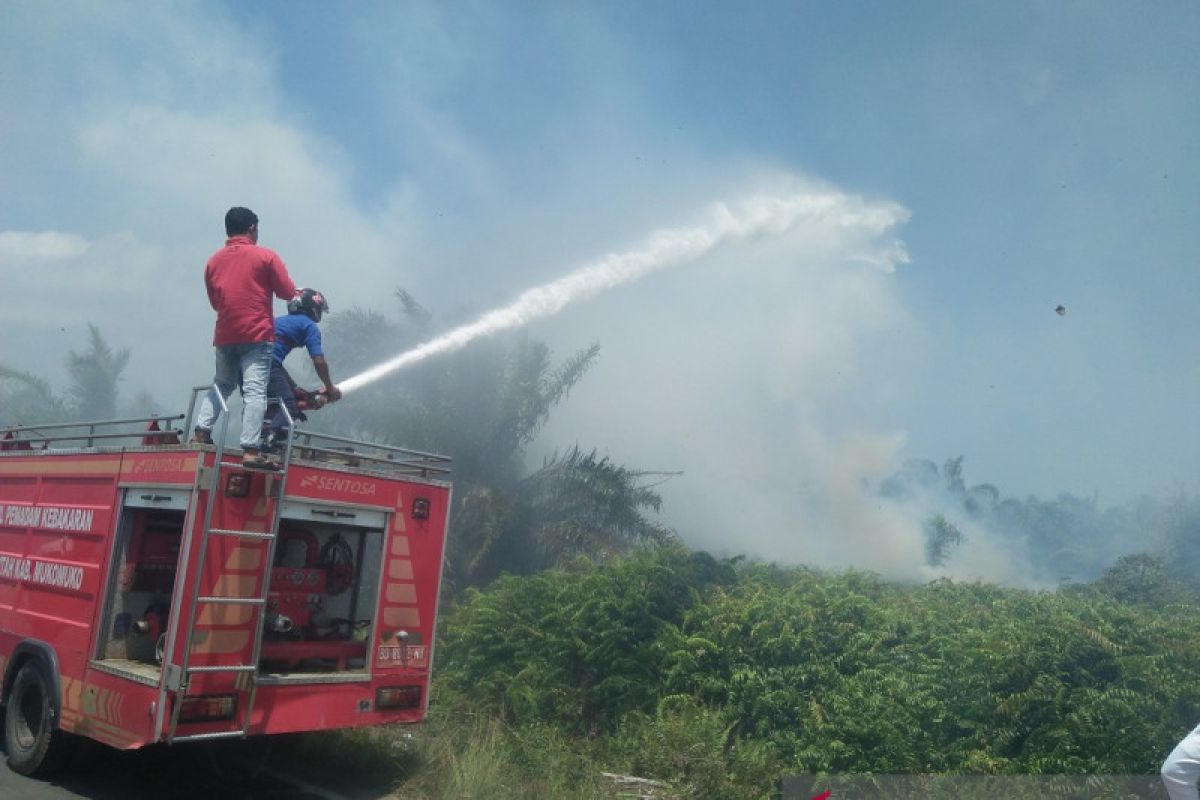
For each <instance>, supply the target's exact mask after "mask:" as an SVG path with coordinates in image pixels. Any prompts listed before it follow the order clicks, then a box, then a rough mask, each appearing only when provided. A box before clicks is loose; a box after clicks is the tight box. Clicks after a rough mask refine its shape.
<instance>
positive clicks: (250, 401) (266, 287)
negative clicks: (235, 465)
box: [195, 206, 296, 469]
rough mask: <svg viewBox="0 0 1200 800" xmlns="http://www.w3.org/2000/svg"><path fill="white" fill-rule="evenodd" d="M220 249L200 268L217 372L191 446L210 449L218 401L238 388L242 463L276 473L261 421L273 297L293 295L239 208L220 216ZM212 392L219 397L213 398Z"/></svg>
mask: <svg viewBox="0 0 1200 800" xmlns="http://www.w3.org/2000/svg"><path fill="white" fill-rule="evenodd" d="M225 233H226V234H227V235H228V236H229V238H228V239H227V240H226V241H225V246H224V247H222V248H221V249H220V250H218V251H217V252H216V253H214V254H213V256H212V258H210V259H209V260H208V266H206V267H205V268H204V285H205V287H206V288H207V289H208V301H209V303H211V304H212V307H213V309H215V310H216V312H217V326H216V331H215V332H214V334H213V347H214V348H215V349H216V360H217V371H216V376H215V377H214V378H213V384H214V385H215V387H216V388H215V389H212V390H209V392H208V394H207V395H206V396H205V398H204V400H203V402H202V403H201V404H200V412H199V415H198V416H197V417H196V431H195V441H197V442H200V443H203V444H211V443H212V429H213V425H215V424H216V421H217V416H218V415H219V414H220V413H221V412H220V402H219V400H220V399H223V398H227V397H229V395H231V394H232V393H233V390H234V388H235V387H237V386H238V385H239V384H240V385H241V388H242V404H243V408H242V435H241V445H242V463H243V464H244V465H245V466H247V467H256V468H260V469H272V468H275V464H274V462H272V461H271V460H269V459H267V458H264V457H263V455H262V454H261V453H260V452H259V437H260V435H261V433H262V422H263V415H264V414H265V413H266V409H267V379H268V378H269V377H270V374H271V359H272V354H273V352H274V349H275V315H274V313H272V295H274V296H275V297H278V298H279V299H281V300H291V299H292V298H293V297H294V296H295V295H296V284H294V283H292V279H291V277H290V276H289V275H288V272H287V268H286V267H285V266H284V265H283V260H282V259H281V258H280V257H279V255H278V254H277V253H275V251H273V250H268V249H267V248H265V247H259V246H258V216H257V215H256V214H255V213H254V212H253V211H251V210H250V209H248V208H242V207H240V206H238V207H234V208H231V209H229V212H228V213H227V214H225ZM217 390H219V391H220V392H221V397H220V398H218V397H217Z"/></svg>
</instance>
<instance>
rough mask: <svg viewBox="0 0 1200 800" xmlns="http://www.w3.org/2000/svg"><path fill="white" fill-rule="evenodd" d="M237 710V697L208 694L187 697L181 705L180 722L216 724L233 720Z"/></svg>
mask: <svg viewBox="0 0 1200 800" xmlns="http://www.w3.org/2000/svg"><path fill="white" fill-rule="evenodd" d="M236 710H237V695H235V694H207V695H198V696H196V697H185V698H183V701H182V702H181V703H180V705H179V721H180V722H215V721H218V720H223V719H232V718H233V712H234V711H236Z"/></svg>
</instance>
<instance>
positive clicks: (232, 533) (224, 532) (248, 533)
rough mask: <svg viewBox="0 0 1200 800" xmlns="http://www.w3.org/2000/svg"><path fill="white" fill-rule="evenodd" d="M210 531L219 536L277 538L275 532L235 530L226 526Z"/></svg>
mask: <svg viewBox="0 0 1200 800" xmlns="http://www.w3.org/2000/svg"><path fill="white" fill-rule="evenodd" d="M208 532H209V533H213V534H216V535H218V536H237V537H239V538H242V539H274V538H275V534H273V533H266V532H263V531H235V530H228V529H226V528H210V529H209V531H208Z"/></svg>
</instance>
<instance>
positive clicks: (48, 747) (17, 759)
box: [4, 661, 67, 776]
mask: <svg viewBox="0 0 1200 800" xmlns="http://www.w3.org/2000/svg"><path fill="white" fill-rule="evenodd" d="M50 686H51V683H50V680H49V678H48V677H47V676H46V672H45V668H44V667H42V665H41V664H39V663H38V662H36V661H29V662H27V663H26V664H25V665H24V666H22V667H21V670H20V671H19V672H18V673H17V677H16V679H15V680H14V681H13V685H12V691H10V692H9V693H8V702H7V705H6V708H5V713H4V749H5V750H6V751H7V752H8V766H9V767H11V768H12V770H13V772H17V773H20V774H21V775H29V776H37V775H48V774H50V773H52V772H54V771H55V770H56V769H58V768H60V767H61V766H62V765H63V762H64V760H65V758H66V751H67V742H66V741H64V740H65V738H66V736H67V734H66V733H65V732H63V731H60V730H58V728H57V727H55V719H54V705H53V698H52V697H51V696H50V691H51V690H50Z"/></svg>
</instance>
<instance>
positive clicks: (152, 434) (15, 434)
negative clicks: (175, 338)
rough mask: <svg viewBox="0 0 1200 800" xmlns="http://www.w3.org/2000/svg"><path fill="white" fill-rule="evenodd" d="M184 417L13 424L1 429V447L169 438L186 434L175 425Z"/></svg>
mask: <svg viewBox="0 0 1200 800" xmlns="http://www.w3.org/2000/svg"><path fill="white" fill-rule="evenodd" d="M183 418H184V415H183V414H174V415H168V416H161V415H158V414H151V415H150V416H148V417H132V418H129V419H110V420H89V421H86V422H54V423H49V424H44V425H41V424H39V425H10V426H6V427H2V428H0V445H6V447H0V449H14V446H15V445H17V444H18V443H23V444H30V445H32V444H40V445H42V447H43V448H48V447H49V446H50V443H51V442H74V441H86V442H87V445H86V446H87V447H92V442H93V441H95V440H97V439H105V440H107V439H141V440H143V441H144V440H145V439H148V438H149V439H167V438H170V437H171V436H175V435H179V434H182V433H183V431H182V430H177V429H175V428H173V427H171V424H172V423H173V422H178V421H179V420H182V419H183ZM139 423H141V424H144V425H146V427H143V428H139V429H137V430H129V431H115V432H104V433H98V432H97V431H96V429H97V428H104V427H112V426H116V425H135V424H139ZM156 423H164V424H165V427H163V428H161V429H151V427H150V426H151V425H154V424H156ZM76 428H86V429H87V430H85V431H84V430H80V431H76V430H74V429H76ZM48 431H51V432H54V431H69V433H61V434H58V435H49V434H48V433H47V432H48Z"/></svg>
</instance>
